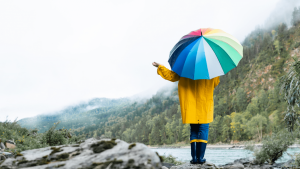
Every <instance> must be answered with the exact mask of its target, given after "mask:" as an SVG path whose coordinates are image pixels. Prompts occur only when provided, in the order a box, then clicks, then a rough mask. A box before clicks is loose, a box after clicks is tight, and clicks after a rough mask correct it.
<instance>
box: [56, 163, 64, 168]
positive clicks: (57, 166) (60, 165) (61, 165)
mask: <svg viewBox="0 0 300 169" xmlns="http://www.w3.org/2000/svg"><path fill="white" fill-rule="evenodd" d="M65 165H66V164H59V165H56V166H55V167H54V168H59V167H63V166H65Z"/></svg>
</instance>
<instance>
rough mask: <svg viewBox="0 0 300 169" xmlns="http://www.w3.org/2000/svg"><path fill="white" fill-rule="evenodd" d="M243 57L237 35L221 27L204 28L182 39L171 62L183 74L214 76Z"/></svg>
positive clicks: (225, 71) (227, 70)
mask: <svg viewBox="0 0 300 169" xmlns="http://www.w3.org/2000/svg"><path fill="white" fill-rule="evenodd" d="M242 57H243V46H242V45H241V44H240V43H239V41H238V40H237V39H236V38H234V37H233V36H231V35H229V34H228V33H226V32H224V31H222V30H220V29H211V28H201V29H199V30H196V31H193V32H191V33H189V34H188V35H185V36H183V37H182V38H181V39H180V41H179V42H178V43H177V44H176V45H175V46H174V48H173V49H172V50H171V52H170V58H169V64H170V66H171V68H172V70H173V71H174V72H176V73H177V74H178V75H179V76H181V77H186V78H189V79H193V80H198V79H212V78H214V77H217V76H221V75H225V74H226V73H227V72H229V71H230V70H231V69H233V68H235V67H236V66H237V65H238V63H239V61H240V60H241V59H242Z"/></svg>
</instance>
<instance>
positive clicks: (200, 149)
mask: <svg viewBox="0 0 300 169" xmlns="http://www.w3.org/2000/svg"><path fill="white" fill-rule="evenodd" d="M205 150H206V143H202V142H197V144H196V156H197V163H198V164H203V163H205V162H206V159H205V158H204V154H205Z"/></svg>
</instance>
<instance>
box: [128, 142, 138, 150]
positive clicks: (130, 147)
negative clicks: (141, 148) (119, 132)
mask: <svg viewBox="0 0 300 169" xmlns="http://www.w3.org/2000/svg"><path fill="white" fill-rule="evenodd" d="M135 146H136V143H133V144H130V145H129V147H128V149H129V150H131V149H132V148H133V147H135Z"/></svg>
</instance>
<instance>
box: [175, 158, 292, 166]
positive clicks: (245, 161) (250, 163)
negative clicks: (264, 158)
mask: <svg viewBox="0 0 300 169" xmlns="http://www.w3.org/2000/svg"><path fill="white" fill-rule="evenodd" d="M293 162H294V161H293V160H290V161H288V162H286V163H275V164H273V165H269V164H267V163H265V164H263V165H259V164H256V163H255V162H254V161H253V159H250V158H241V159H238V160H235V161H234V162H232V163H228V164H225V165H220V166H216V165H214V164H213V163H210V162H206V163H204V164H202V165H201V164H196V165H195V164H189V163H186V164H183V165H179V166H172V167H171V169H196V168H206V169H208V168H211V169H243V168H245V169H275V168H296V167H295V166H294V165H293Z"/></svg>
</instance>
